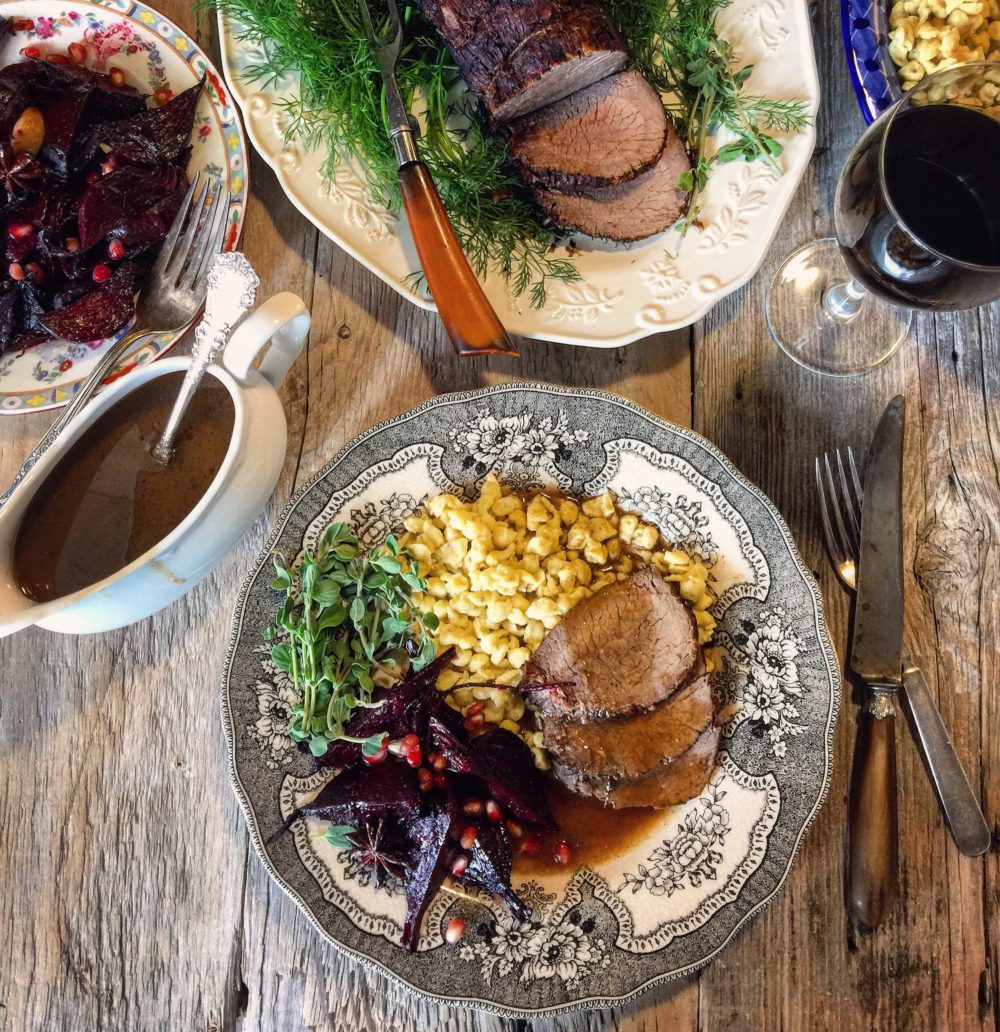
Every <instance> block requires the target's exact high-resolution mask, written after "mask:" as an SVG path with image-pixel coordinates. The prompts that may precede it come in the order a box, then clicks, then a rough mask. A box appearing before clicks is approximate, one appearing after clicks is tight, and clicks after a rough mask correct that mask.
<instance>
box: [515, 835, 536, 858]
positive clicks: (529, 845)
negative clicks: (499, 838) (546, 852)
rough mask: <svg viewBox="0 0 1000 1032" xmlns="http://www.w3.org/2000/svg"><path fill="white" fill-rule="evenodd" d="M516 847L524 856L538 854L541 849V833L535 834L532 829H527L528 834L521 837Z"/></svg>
mask: <svg viewBox="0 0 1000 1032" xmlns="http://www.w3.org/2000/svg"><path fill="white" fill-rule="evenodd" d="M517 848H518V850H519V851H520V852H521V853H523V854H524V855H525V856H538V854H539V853H540V852H541V851H542V837H541V835H536V834H535V833H534V832H533V831H529V832H528V834H527V835H525V836H524V838H522V839H521V842H520V844H519V845H518V847H517Z"/></svg>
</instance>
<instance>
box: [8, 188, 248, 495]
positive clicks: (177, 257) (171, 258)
mask: <svg viewBox="0 0 1000 1032" xmlns="http://www.w3.org/2000/svg"><path fill="white" fill-rule="evenodd" d="M206 206H207V211H206ZM228 210H229V194H228V193H226V192H224V191H223V188H222V184H221V183H220V182H219V181H218V180H217V179H215V178H214V177H211V176H206V177H204V179H203V178H202V176H201V173H200V172H199V173H198V174H197V175H196V176H195V177H194V179H193V180H192V181H191V186H190V187H189V188H188V192H187V193H186V194H185V196H184V200H183V201H182V202H181V206H180V210H179V211H178V212H177V217H176V218H175V219H174V222H173V225H172V226H171V227H170V232H169V233H168V234H167V236H166V239H165V240H164V241H163V247H162V248H161V250H160V253H159V255H158V256H157V259H156V262H155V264H154V265H153V268H152V270H151V271H150V273H149V275H148V276H147V278H146V282H145V283H144V284H143V287H142V290H141V291H140V293H139V299H138V301H137V302H136V316H135V322H134V323H133V326H132V329H131V330H129V331H128V333H126V334H125V335H124V336H123V337H122V338H121V339H120V340H117V341H115V343H114V344H112V345H111V346H110V347H109V348H108V350H107V351H106V352H105V353H104V354H103V355H102V356H101V357H100V359H99V360H98V363H97V365H96V366H94V368H93V369H92V370H91V371H90V373H89V375H88V376H87V377H86V378H85V379H84V380H83V382H82V383H81V384H80V386H79V387H78V388H77V391H76V394H75V395H74V396H73V400H72V401H71V402H70V403H69V404H68V405H66V406H65V407H64V408H63V410H62V411H61V412H60V413H59V415H58V416H57V417H56V419H55V421H54V422H53V423H52V425H51V426H50V427H49V428H48V430H47V431H46V432H45V435H44V436H43V437H42V439H41V441H39V442H38V444H37V445H36V446H35V448H34V450H33V451H32V452H31V453H30V454H29V455H28V457H27V458H26V459H25V460H24V463H23V464H22V465H21V468H20V469H19V470H18V471H17V474H16V475H15V477H14V480H13V481H12V483H11V485H10V486H9V487H8V488H7V490H6V491H4V493H3V494H2V495H0V505H3V503H4V502H6V501H7V499H8V498H9V497H10V494H11V492H12V491H13V490H14V488H15V487H17V485H18V484H19V483H20V482H21V480H22V479H23V478H24V476H25V475H26V474H27V473H28V471H29V470H30V469H31V468H32V467H33V466H34V465H35V463H36V462H37V461H38V460H39V459H40V458H41V457H42V455H43V454H44V453H45V452H46V451H47V450H48V448H49V446H50V445H51V444H52V442H53V441H54V440H55V439H56V438H57V437H58V436H59V434H60V433H61V432H62V431H63V429H64V428H65V427H67V426H68V425H69V424H70V423H71V422H72V421H73V419H74V418H75V417H76V415H77V414H78V413H79V412H80V411H81V409H83V408H84V406H85V405H86V404H87V402H88V401H90V399H91V397H93V395H94V392H95V391H96V390H97V389H98V388H99V387H100V386H101V384H102V383H103V382H104V380H105V378H106V377H107V376H108V375H109V374H110V373H111V371H112V370H113V369H114V368H115V366H116V365H117V364H118V363H119V362H120V361H121V359H122V358H123V357H124V356H125V355H127V354H128V352H129V349H130V348H131V347H132V345H133V344H135V342H136V341H137V340H139V339H141V338H142V337H150V336H156V335H157V334H160V333H172V332H176V331H177V330H181V329H183V328H184V327H185V326H187V324H188V323H190V322H191V320H192V319H194V317H195V316H196V315H197V314H198V312H199V311H200V310H201V306H202V305H203V304H204V303H205V292H206V290H207V288H208V276H207V273H208V267H209V265H210V263H211V260H212V258H214V257H215V255H216V254H217V253H218V252H219V251H220V250H221V249H222V244H223V240H224V238H225V231H226V213H227V212H228Z"/></svg>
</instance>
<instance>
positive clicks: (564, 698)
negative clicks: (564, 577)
mask: <svg viewBox="0 0 1000 1032" xmlns="http://www.w3.org/2000/svg"><path fill="white" fill-rule="evenodd" d="M698 658H699V651H698V633H697V625H696V624H695V619H694V615H693V613H692V612H691V609H690V608H689V607H688V606H687V605H686V604H685V603H684V601H683V600H682V599H681V597H680V594H679V593H678V591H677V588H676V585H674V584H672V583H670V582H669V581H667V580H665V579H664V578H663V577H662V576H661V575H660V574H659V573H658V572H657V571H656V570H655V569H653V568H652V567H649V566H646V567H643V568H642V569H641V570H639V571H638V572H636V573H634V574H632V575H631V576H630V577H628V578H626V579H625V580H623V581H619V582H618V583H616V584H611V585H609V586H608V587H606V588H604V589H603V590H601V591H598V592H597V593H596V594H595V595H591V596H590V598H588V599H585V600H584V601H583V602H581V603H580V604H579V605H577V606H575V607H574V608H573V609H571V610H570V611H569V612H568V613H567V614H566V616H565V617H563V619H562V620H561V621H560V622H559V623H558V624H556V626H555V627H554V628H553V629H552V630H551V631H549V633H548V634H547V635H546V636H545V637H544V638H543V639H542V642H541V643H540V644H539V646H538V648H537V649H536V651H535V653H534V655H533V656H532V657H531V660H530V662H529V664H528V668H527V676H526V678H525V685H526V686H527V687H526V689H525V692H526V694H527V695H528V696H529V698H530V699H531V701H532V702H533V703H534V704H535V705H536V706H537V707H538V708H539V709H540V710H541V711H542V713H543V714H545V716H546V718H548V717H554V718H555V719H557V720H574V721H590V720H609V719H613V718H616V717H625V716H628V715H630V714H632V713H636V712H638V711H640V710H647V709H649V708H651V707H652V706H655V705H656V704H657V703H659V702H662V701H663V700H664V699H666V698H667V697H668V696H670V695H671V694H672V693H673V692H675V691H676V690H677V689H678V688H679V687H680V686H681V685H683V684H684V683H685V682H686V681H687V679H688V678H689V676H690V675H691V672H692V670H693V669H694V667H695V664H696V663H697V662H698ZM532 682H535V683H541V684H543V685H544V686H543V687H541V688H539V689H537V690H534V691H532V690H531V687H530V685H531V683H532Z"/></svg>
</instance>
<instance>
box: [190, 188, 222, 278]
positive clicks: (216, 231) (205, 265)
mask: <svg viewBox="0 0 1000 1032" xmlns="http://www.w3.org/2000/svg"><path fill="white" fill-rule="evenodd" d="M229 200H230V198H229V194H226V200H225V203H224V204H223V205H222V207H221V209H220V211H219V217H218V219H217V225H216V226H215V227H214V228H213V230H212V233H211V235H210V236H209V238H208V239H209V240H211V246H210V247H209V248H208V251H207V253H206V254H205V260H204V261H203V262H202V264H201V268H200V269H199V270H198V274H197V276H195V278H194V281H193V285H192V289H193V290H194V291H195V292H196V293H199V294H200V293H202V292H204V291H206V290H207V289H208V271H209V269H211V267H212V259H214V258H215V256H216V255H217V254H219V253H220V252H221V251H222V249H223V246H224V245H225V241H226V225H227V218H228V215H229Z"/></svg>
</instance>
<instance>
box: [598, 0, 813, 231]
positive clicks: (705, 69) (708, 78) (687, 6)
mask: <svg viewBox="0 0 1000 1032" xmlns="http://www.w3.org/2000/svg"><path fill="white" fill-rule="evenodd" d="M728 4H729V0H608V10H609V12H610V14H611V16H612V18H613V19H614V20H615V21H616V23H617V24H618V26H619V27H620V28H621V30H622V33H623V35H624V36H625V38H626V40H627V41H628V44H629V48H630V49H631V51H632V57H633V60H634V61H635V63H636V65H637V66H638V67H639V68H640V69H641V70H642V72H643V74H644V75H645V76H646V78H647V79H649V81H650V82H651V83H652V84H653V85H654V86H655V87H656V88H657V89H658V90H659V91H660V93H661V94H663V95H664V97H665V104H666V106H667V109H668V110H669V111H670V114H671V116H672V117H673V119H674V123H675V124H676V126H677V131H678V132H679V133H680V134H681V136H682V137H683V139H684V140H685V142H686V144H687V148H688V151H689V152H690V154H691V156H692V159H693V165H692V167H691V170H690V171H689V172H685V173H683V174H682V175H681V177H680V182H679V186H680V187H681V188H682V189H684V190H689V191H690V192H691V199H690V201H689V204H688V211H687V215H686V216H685V217H684V219H683V222H682V225H681V232H682V234H683V233H684V232H686V231H687V228H688V226H690V225H691V223H692V222H693V221H694V220H695V219H696V218H697V215H698V198H699V195H700V194H701V192H702V190H704V188H705V185H706V183H707V182H708V177H709V174H710V172H711V171H712V168H713V167H714V166H715V165H717V164H725V163H727V162H730V161H738V160H740V159H742V160H744V161H755V160H756V159H758V158H761V159H763V160H764V161H766V162H767V163H768V164H769V165H771V166H772V168H774V170H775V172H777V173H779V174H780V172H781V166H780V165H779V164H778V160H777V159H778V157H779V156H780V155H781V152H782V149H783V148H782V145H781V143H780V142H779V141H778V140H776V139H775V138H774V137H773V136H772V135H771V133H772V132H783V133H790V132H796V131H798V130H799V129H803V128H805V127H806V126H807V125H808V124H809V114H808V111H807V110H806V107H805V105H804V104H803V103H802V102H801V101H798V100H775V99H771V98H768V97H759V96H755V95H753V94H748V93H745V92H744V87H745V84H746V81H747V79H748V78H749V77H750V73H751V72H752V71H753V66H752V65H743V66H740V64H739V62H738V60H737V58H736V54H735V52H734V50H733V47H732V44H731V43H730V42H729V41H728V40H726V39H724V38H723V37H722V36H720V35H719V32H718V30H717V29H716V26H715V20H716V17H717V15H718V13H719V11H721V10H722V9H723V8H724V7H727V6H728ZM717 130H726V131H727V132H729V133H730V134H732V135H733V137H734V139H733V140H732V141H731V142H729V143H725V144H724V145H723V146H721V147H719V148H718V149H716V150H715V151H714V152H713V153H711V154H709V153H708V148H707V146H706V144H707V142H708V137H709V135H710V134H712V133H714V132H715V131H717Z"/></svg>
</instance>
